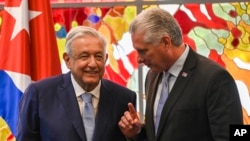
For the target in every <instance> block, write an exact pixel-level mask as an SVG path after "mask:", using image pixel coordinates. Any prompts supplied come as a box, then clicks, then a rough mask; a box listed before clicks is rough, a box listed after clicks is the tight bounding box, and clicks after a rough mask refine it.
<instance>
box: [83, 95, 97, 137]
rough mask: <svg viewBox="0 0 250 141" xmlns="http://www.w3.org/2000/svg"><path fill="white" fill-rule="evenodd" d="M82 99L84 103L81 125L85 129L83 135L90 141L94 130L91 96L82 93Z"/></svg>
mask: <svg viewBox="0 0 250 141" xmlns="http://www.w3.org/2000/svg"><path fill="white" fill-rule="evenodd" d="M82 99H83V101H84V102H85V106H84V112H83V116H82V118H83V124H84V127H85V133H86V136H87V141H92V138H93V133H94V129H95V114H94V107H93V105H92V94H90V93H84V94H83V95H82Z"/></svg>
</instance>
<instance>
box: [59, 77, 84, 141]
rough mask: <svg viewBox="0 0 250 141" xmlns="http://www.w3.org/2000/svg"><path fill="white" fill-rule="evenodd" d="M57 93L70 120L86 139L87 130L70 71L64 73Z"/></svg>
mask: <svg viewBox="0 0 250 141" xmlns="http://www.w3.org/2000/svg"><path fill="white" fill-rule="evenodd" d="M57 95H58V97H59V98H60V102H61V103H62V104H63V106H64V109H65V112H66V114H67V115H68V117H69V120H70V121H71V123H72V124H73V126H74V128H75V129H76V131H77V133H78V134H79V136H80V138H81V139H82V140H83V141H85V138H86V137H85V131H84V127H83V122H82V118H81V114H80V109H79V106H78V102H77V98H76V95H75V91H74V88H73V85H72V83H71V78H70V73H67V74H66V75H63V80H62V85H61V86H59V87H58V93H57ZM66 128H67V127H66Z"/></svg>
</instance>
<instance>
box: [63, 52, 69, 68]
mask: <svg viewBox="0 0 250 141" xmlns="http://www.w3.org/2000/svg"><path fill="white" fill-rule="evenodd" d="M63 60H64V62H65V64H66V66H67V68H68V69H70V66H71V65H70V56H69V54H68V53H66V52H64V53H63Z"/></svg>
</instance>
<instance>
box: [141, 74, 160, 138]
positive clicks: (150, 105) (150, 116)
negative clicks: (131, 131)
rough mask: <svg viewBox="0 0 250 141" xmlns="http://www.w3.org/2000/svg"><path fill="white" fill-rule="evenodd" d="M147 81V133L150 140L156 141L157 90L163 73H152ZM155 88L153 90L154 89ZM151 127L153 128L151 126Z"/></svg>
mask: <svg viewBox="0 0 250 141" xmlns="http://www.w3.org/2000/svg"><path fill="white" fill-rule="evenodd" d="M150 74H151V76H148V77H147V79H148V80H146V86H145V88H146V96H147V105H146V106H147V107H146V119H145V120H146V124H147V132H148V134H150V135H149V136H148V137H151V138H150V139H148V140H155V138H154V137H155V126H154V101H155V97H156V93H157V88H158V85H159V83H160V80H161V76H162V73H153V72H151V73H150ZM152 88H153V89H152ZM150 125H151V126H150Z"/></svg>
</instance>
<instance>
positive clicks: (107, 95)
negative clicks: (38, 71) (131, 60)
mask: <svg viewBox="0 0 250 141" xmlns="http://www.w3.org/2000/svg"><path fill="white" fill-rule="evenodd" d="M107 57H108V55H107V54H106V40H105V38H104V37H103V36H102V35H101V34H100V33H98V32H97V31H96V30H95V29H93V28H90V27H85V26H78V27H75V28H73V29H71V30H70V31H69V33H68V35H67V37H66V52H65V53H64V55H63V58H64V61H65V62H66V65H67V67H68V68H69V69H70V72H68V73H66V74H61V75H58V76H54V77H50V78H47V79H44V80H41V81H38V82H34V83H32V84H31V85H30V86H29V87H28V88H27V90H26V91H25V93H24V94H23V97H22V99H21V102H20V113H19V121H18V133H17V141H126V137H125V136H124V135H123V134H122V133H121V131H120V129H119V126H118V124H117V123H118V122H119V120H120V117H121V116H122V115H123V113H124V112H125V111H126V110H128V107H127V103H128V102H132V103H133V104H136V94H135V92H133V91H131V90H129V89H128V88H125V87H123V86H120V85H118V84H116V83H114V82H112V81H110V80H107V79H103V78H102V77H103V74H104V71H105V63H106V60H107ZM87 93H88V95H90V94H91V95H92V99H91V100H90V103H92V105H91V104H90V105H91V106H93V110H92V115H93V118H89V119H91V120H92V121H95V124H92V126H89V128H91V131H90V134H87V133H88V132H87V131H88V130H87V129H89V128H87V127H86V125H87V124H88V123H90V122H84V120H83V119H82V117H85V116H86V114H85V112H86V111H88V110H89V109H90V108H89V107H88V108H89V109H86V108H83V107H84V106H86V105H87V103H88V102H84V101H83V99H82V96H83V95H86V94H87ZM90 115H91V114H88V115H87V116H88V117H90ZM87 135H89V136H88V138H92V139H87Z"/></svg>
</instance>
